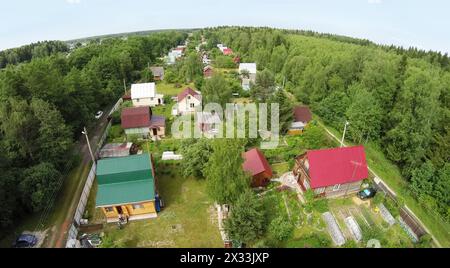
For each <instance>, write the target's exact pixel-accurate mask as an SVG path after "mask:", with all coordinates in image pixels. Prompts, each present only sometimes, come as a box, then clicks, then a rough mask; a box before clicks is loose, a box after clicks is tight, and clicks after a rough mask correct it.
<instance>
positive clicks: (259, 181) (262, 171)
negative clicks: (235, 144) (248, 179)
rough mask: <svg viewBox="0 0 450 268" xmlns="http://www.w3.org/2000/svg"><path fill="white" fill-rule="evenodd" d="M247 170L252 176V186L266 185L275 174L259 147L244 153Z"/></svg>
mask: <svg viewBox="0 0 450 268" xmlns="http://www.w3.org/2000/svg"><path fill="white" fill-rule="evenodd" d="M244 160H245V161H244V164H243V165H242V167H243V169H244V171H245V172H248V173H249V174H250V175H251V176H252V184H251V186H252V187H265V186H267V184H268V183H269V182H270V179H271V178H272V176H273V173H272V168H271V167H270V165H269V162H267V159H266V158H265V157H264V155H263V153H262V152H261V151H260V150H258V149H257V148H255V149H251V150H250V151H248V152H245V153H244Z"/></svg>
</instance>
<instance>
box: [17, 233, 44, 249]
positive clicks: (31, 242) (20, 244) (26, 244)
mask: <svg viewBox="0 0 450 268" xmlns="http://www.w3.org/2000/svg"><path fill="white" fill-rule="evenodd" d="M37 242H38V239H37V237H36V236H34V235H31V234H22V235H20V236H19V238H17V240H16V241H15V242H14V244H13V247H15V248H32V247H34V246H35V245H36V244H37Z"/></svg>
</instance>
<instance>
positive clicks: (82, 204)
mask: <svg viewBox="0 0 450 268" xmlns="http://www.w3.org/2000/svg"><path fill="white" fill-rule="evenodd" d="M96 170H97V164H95V163H93V164H92V167H91V170H90V171H89V175H88V177H87V179H86V183H85V185H84V188H83V192H82V193H81V197H80V201H79V202H78V206H77V209H76V210H75V216H74V217H73V223H72V224H71V226H70V229H69V233H68V236H67V244H66V247H68V246H69V245H71V243H70V242H71V241H70V240H71V239H77V236H78V226H80V220H81V219H82V218H83V214H84V210H85V209H86V205H87V202H88V199H89V194H90V193H91V188H92V184H93V183H94V179H95V172H96Z"/></svg>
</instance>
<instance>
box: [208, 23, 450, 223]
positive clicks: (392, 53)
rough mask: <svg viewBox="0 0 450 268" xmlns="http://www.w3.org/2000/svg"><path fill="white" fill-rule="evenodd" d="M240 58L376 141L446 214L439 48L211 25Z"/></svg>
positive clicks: (211, 33)
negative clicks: (407, 47) (421, 48)
mask: <svg viewBox="0 0 450 268" xmlns="http://www.w3.org/2000/svg"><path fill="white" fill-rule="evenodd" d="M205 36H207V38H209V39H210V40H212V41H211V42H212V43H214V42H216V41H220V42H223V43H225V44H226V45H227V46H229V47H231V48H232V49H233V50H234V51H236V52H237V53H238V54H239V55H240V56H241V58H242V62H256V63H257V65H258V69H259V70H265V69H266V70H268V71H270V72H272V73H274V74H275V79H276V82H277V83H278V84H279V85H285V88H286V89H287V90H288V91H290V92H291V93H292V94H294V95H295V97H296V98H297V99H298V100H299V101H300V102H302V103H304V104H308V105H310V106H311V107H312V109H313V111H314V112H315V113H316V114H318V115H319V116H321V118H322V119H323V120H324V121H325V122H326V123H327V124H328V125H330V126H332V127H334V128H336V129H338V130H342V129H343V127H344V123H345V122H346V121H347V120H348V121H349V122H350V127H349V131H348V136H347V138H350V139H351V140H352V141H354V142H357V143H366V142H369V141H370V142H372V143H375V144H378V145H379V147H380V148H382V149H381V150H382V151H383V152H384V153H385V155H386V156H387V157H388V158H389V159H390V160H392V161H393V162H394V163H396V164H397V165H398V166H399V167H400V169H401V171H402V174H403V176H404V177H405V178H406V179H407V180H408V181H409V189H408V190H409V191H410V192H411V194H412V195H413V196H415V197H416V198H417V200H418V201H419V203H420V204H421V205H422V206H423V207H425V208H426V209H428V210H433V211H438V212H439V213H440V214H441V215H442V216H443V217H444V218H445V219H446V220H447V221H450V195H449V193H450V163H449V156H450V155H449V154H448V151H449V150H450V73H449V71H448V70H447V69H448V68H447V67H446V66H445V65H446V63H445V62H446V60H445V58H447V59H448V57H447V56H445V57H444V56H441V57H440V58H439V57H437V56H434V58H435V59H440V60H438V61H440V62H439V64H437V62H435V61H436V60H434V61H433V60H431V59H432V58H433V55H439V53H435V52H429V53H422V52H419V51H417V52H415V50H409V51H408V50H399V51H397V50H394V49H390V50H389V49H386V48H385V47H380V46H375V45H364V43H362V44H356V43H357V42H356V43H355V42H345V40H344V41H343V40H339V42H338V41H336V40H330V38H328V37H326V38H322V37H316V36H314V37H310V36H305V35H304V34H301V35H295V34H287V33H285V32H282V31H280V30H275V29H269V28H263V29H257V28H245V27H240V28H236V27H229V28H228V27H227V28H218V29H209V30H208V31H207V32H206V33H205Z"/></svg>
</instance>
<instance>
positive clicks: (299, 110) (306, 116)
mask: <svg viewBox="0 0 450 268" xmlns="http://www.w3.org/2000/svg"><path fill="white" fill-rule="evenodd" d="M311 119H312V114H311V111H310V110H309V107H308V106H297V107H294V120H295V122H304V123H308V122H309V121H311Z"/></svg>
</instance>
